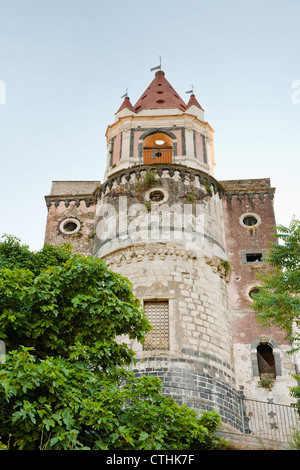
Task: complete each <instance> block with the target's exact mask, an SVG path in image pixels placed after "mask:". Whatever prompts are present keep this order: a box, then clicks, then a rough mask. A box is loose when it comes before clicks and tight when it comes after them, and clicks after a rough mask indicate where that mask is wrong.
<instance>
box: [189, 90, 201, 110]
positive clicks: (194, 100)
mask: <svg viewBox="0 0 300 470" xmlns="http://www.w3.org/2000/svg"><path fill="white" fill-rule="evenodd" d="M192 105H195V106H197V108H200V109H202V111H204V109H203V108H202V106H200V104H199V103H198V101H197V100H196V98H195V95H194V94H192V95H191V97H190V100H189V102H188V104H187V105H186V109H188V108H190V107H191V106H192Z"/></svg>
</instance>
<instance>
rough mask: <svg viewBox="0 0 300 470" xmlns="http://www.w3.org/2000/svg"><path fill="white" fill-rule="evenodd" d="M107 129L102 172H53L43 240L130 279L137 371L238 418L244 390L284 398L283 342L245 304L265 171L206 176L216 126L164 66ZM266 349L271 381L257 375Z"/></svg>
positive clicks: (269, 196)
mask: <svg viewBox="0 0 300 470" xmlns="http://www.w3.org/2000/svg"><path fill="white" fill-rule="evenodd" d="M151 93H152V94H151ZM157 98H159V99H157ZM162 98H164V99H162ZM143 103H147V104H146V105H144V104H143ZM106 136H107V168H106V172H105V175H104V181H103V183H102V184H100V182H97V181H92V182H54V183H53V185H52V191H51V194H50V195H49V196H46V202H47V207H48V220H47V228H46V237H45V242H47V243H54V244H57V245H59V244H61V243H64V242H71V243H72V244H73V246H74V250H75V251H76V252H79V253H82V254H84V255H93V256H98V257H101V258H103V259H104V260H105V262H106V263H107V266H108V268H109V269H111V270H113V271H115V272H118V273H120V274H122V275H123V276H125V277H127V278H128V279H129V280H130V281H131V283H132V285H133V291H134V293H135V295H136V296H137V297H139V298H140V299H141V300H142V302H143V304H144V309H145V313H146V314H148V316H149V319H150V320H151V322H153V326H154V329H153V331H152V332H151V333H149V336H148V338H147V340H146V342H145V344H144V345H141V344H140V343H137V342H134V341H133V342H131V347H132V348H133V350H134V351H135V352H136V360H137V362H136V366H134V371H135V373H136V374H137V375H139V374H153V375H156V376H158V377H160V378H161V379H162V381H163V384H164V393H166V394H167V395H170V396H173V397H175V398H176V399H177V400H178V401H179V402H181V403H188V404H189V406H192V407H194V408H195V409H196V410H200V409H203V408H206V409H216V410H217V411H218V412H220V414H221V417H222V420H223V422H224V423H227V424H228V425H230V426H231V427H233V428H234V429H236V430H241V410H240V409H239V406H238V400H237V397H238V396H239V395H240V394H241V393H242V391H243V393H244V394H245V395H246V396H247V397H248V398H254V399H262V400H264V399H267V398H268V399H270V398H272V399H273V400H274V401H275V402H277V403H283V404H289V403H290V401H291V398H290V397H289V390H288V387H289V385H292V384H293V382H292V379H291V377H290V375H289V374H290V373H291V372H292V373H294V364H293V361H292V358H291V357H290V356H288V355H287V354H286V351H287V350H288V349H289V345H288V344H287V342H286V341H285V339H284V335H283V334H282V332H280V331H279V330H277V329H275V328H269V329H264V328H263V327H262V326H261V325H259V324H258V322H257V321H256V319H255V313H254V312H253V310H252V309H251V308H250V306H251V289H253V288H257V287H258V280H257V277H256V273H257V272H259V271H260V270H264V269H267V266H266V264H265V263H264V261H263V256H265V254H266V252H267V250H268V248H269V243H270V241H273V237H272V234H273V233H274V227H275V217H274V208H273V199H274V192H275V190H274V188H272V187H271V186H270V181H269V180H268V179H254V180H233V181H217V180H215V178H214V177H213V168H214V165H215V163H214V154H213V129H212V128H211V126H210V125H209V124H208V123H207V122H205V121H204V111H203V109H202V108H201V106H200V105H199V103H198V102H197V100H196V99H195V97H194V96H192V97H191V99H190V101H189V103H188V105H184V103H183V102H182V100H181V99H179V97H178V95H177V94H176V92H175V91H174V90H173V89H172V87H171V85H170V84H169V83H168V82H167V81H166V80H165V78H164V74H163V72H159V73H157V74H156V77H155V79H154V80H153V82H152V83H151V84H150V86H149V87H148V88H147V90H146V91H145V93H144V94H143V95H142V97H141V98H140V100H139V101H138V103H137V105H136V106H135V107H134V106H132V105H131V103H130V101H129V99H128V98H127V97H126V98H125V100H124V103H123V105H122V106H121V107H120V109H119V111H118V112H117V113H116V118H115V123H114V124H112V125H110V126H109V127H108V130H107V133H106ZM265 351H267V353H266V352H265ZM268 354H269V355H271V360H270V364H271V368H272V373H273V375H274V377H275V382H274V385H273V388H272V389H271V390H269V389H268V390H266V389H263V388H261V387H259V386H258V382H259V380H260V376H261V375H262V369H261V364H262V361H264V362H266V361H268V360H269V359H268V358H269V356H268ZM272 361H273V362H272ZM270 364H269V365H270Z"/></svg>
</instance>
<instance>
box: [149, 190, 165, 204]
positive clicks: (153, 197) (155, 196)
mask: <svg viewBox="0 0 300 470" xmlns="http://www.w3.org/2000/svg"><path fill="white" fill-rule="evenodd" d="M164 197H165V195H164V193H163V192H162V191H152V192H151V193H150V195H149V199H150V201H153V202H160V201H162V200H163V199H164Z"/></svg>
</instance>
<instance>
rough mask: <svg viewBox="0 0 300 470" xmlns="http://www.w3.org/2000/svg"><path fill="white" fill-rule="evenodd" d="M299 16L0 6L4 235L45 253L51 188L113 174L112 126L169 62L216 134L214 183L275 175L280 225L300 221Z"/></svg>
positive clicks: (113, 4) (93, 0) (202, 8)
mask: <svg viewBox="0 0 300 470" xmlns="http://www.w3.org/2000/svg"><path fill="white" fill-rule="evenodd" d="M299 18H300V2H299V1H298V0H285V1H276V0H273V1H269V0H261V1H256V0H254V1H251V2H250V1H249V2H245V1H240V0H239V1H235V0H229V1H227V0H210V1H202V0H196V1H186V2H183V1H178V0H160V1H158V0H152V1H151V2H149V1H143V0H139V1H136V0H127V1H120V0H111V1H109V2H104V1H102V0H84V1H83V0H51V1H50V0H0V81H2V82H4V83H5V85H6V103H5V104H0V160H1V173H0V197H1V206H0V235H1V234H2V233H9V234H12V235H15V236H17V237H19V238H21V240H22V242H23V243H26V244H28V245H29V246H30V247H31V249H33V250H38V249H40V248H41V247H42V245H43V240H44V231H45V223H46V216H47V210H46V205H45V201H44V195H45V194H49V191H50V187H51V182H52V180H98V179H99V180H102V178H103V174H104V169H105V161H106V142H105V131H106V128H107V125H109V124H110V123H112V122H113V121H114V113H115V112H116V111H117V109H118V108H119V106H120V104H121V102H122V101H121V99H120V97H121V95H122V94H123V93H124V92H125V90H126V87H129V90H128V93H129V96H130V99H131V101H132V103H135V102H136V101H137V99H138V98H139V97H140V95H141V94H142V92H143V91H144V90H145V89H146V87H147V86H148V84H149V83H150V81H151V80H152V79H153V72H152V73H151V72H150V70H149V69H150V68H151V67H154V66H156V65H158V63H159V55H161V56H162V68H163V70H164V71H165V73H166V78H167V79H168V80H169V81H170V83H171V84H172V85H173V87H174V88H175V89H176V91H177V92H178V93H179V94H180V95H181V97H182V98H183V99H184V100H186V99H187V97H188V95H186V94H185V92H186V91H187V90H189V89H190V85H191V84H193V85H194V87H195V93H196V97H197V99H198V101H199V102H200V104H201V105H202V107H203V108H204V109H205V117H206V120H207V121H208V122H209V123H210V124H211V126H212V127H213V128H214V130H215V160H216V164H217V165H216V168H215V177H216V178H217V179H220V180H222V179H238V178H240V179H246V178H268V177H269V178H271V183H272V185H273V186H275V187H276V188H277V190H276V201H275V213H276V218H277V223H280V224H284V225H287V224H289V222H290V220H291V218H292V216H293V215H294V214H295V216H296V217H297V218H300V210H299V186H300V182H299V176H300V171H299V170H300V168H299V167H300V165H299V160H300V132H299V124H300V104H296V103H293V101H292V94H293V93H294V92H295V90H293V88H292V84H293V82H295V81H296V80H300V61H299V50H300V47H299V42H300V27H299ZM0 102H1V97H0Z"/></svg>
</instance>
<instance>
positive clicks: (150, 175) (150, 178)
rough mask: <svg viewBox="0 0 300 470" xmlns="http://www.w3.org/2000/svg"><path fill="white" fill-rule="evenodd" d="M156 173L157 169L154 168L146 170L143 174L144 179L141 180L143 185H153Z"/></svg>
mask: <svg viewBox="0 0 300 470" xmlns="http://www.w3.org/2000/svg"><path fill="white" fill-rule="evenodd" d="M156 174H157V170H155V169H154V170H147V171H146V173H145V176H144V180H143V183H144V185H146V186H147V187H151V186H154V185H155V183H156Z"/></svg>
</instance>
